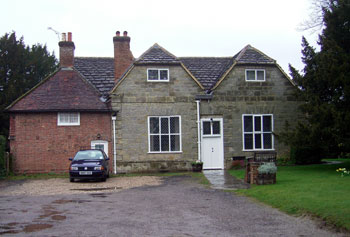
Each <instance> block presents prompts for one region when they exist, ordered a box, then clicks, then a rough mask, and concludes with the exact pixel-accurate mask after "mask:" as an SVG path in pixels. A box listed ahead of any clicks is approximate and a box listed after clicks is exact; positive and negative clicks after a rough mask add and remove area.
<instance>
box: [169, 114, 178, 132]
mask: <svg viewBox="0 0 350 237" xmlns="http://www.w3.org/2000/svg"><path fill="white" fill-rule="evenodd" d="M179 125H180V123H179V118H178V117H171V118H170V133H179V132H180V126H179Z"/></svg>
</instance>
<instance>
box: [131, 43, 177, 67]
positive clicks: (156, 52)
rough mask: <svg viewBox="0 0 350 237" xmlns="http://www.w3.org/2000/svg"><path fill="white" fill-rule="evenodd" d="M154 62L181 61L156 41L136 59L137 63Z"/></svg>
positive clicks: (172, 62)
mask: <svg viewBox="0 0 350 237" xmlns="http://www.w3.org/2000/svg"><path fill="white" fill-rule="evenodd" d="M152 63H156V64H158V63H159V64H174V63H175V64H177V63H180V60H179V59H178V58H177V57H176V56H174V55H173V54H171V53H169V52H168V51H167V50H165V49H164V48H162V47H161V46H160V45H158V44H157V43H156V44H154V45H153V46H152V47H151V48H149V49H148V50H147V51H146V52H144V53H143V54H142V55H141V56H140V57H139V58H138V59H136V61H135V64H152Z"/></svg>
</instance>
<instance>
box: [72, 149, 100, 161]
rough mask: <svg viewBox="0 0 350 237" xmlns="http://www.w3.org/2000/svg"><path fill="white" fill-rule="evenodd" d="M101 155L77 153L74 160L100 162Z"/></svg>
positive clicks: (91, 152)
mask: <svg viewBox="0 0 350 237" xmlns="http://www.w3.org/2000/svg"><path fill="white" fill-rule="evenodd" d="M102 159H103V154H102V152H101V151H97V150H96V151H94V150H89V151H79V152H78V153H77V154H76V155H75V157H74V160H102Z"/></svg>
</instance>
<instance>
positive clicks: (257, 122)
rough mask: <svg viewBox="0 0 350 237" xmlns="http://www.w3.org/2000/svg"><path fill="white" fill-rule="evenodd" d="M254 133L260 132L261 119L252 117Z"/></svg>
mask: <svg viewBox="0 0 350 237" xmlns="http://www.w3.org/2000/svg"><path fill="white" fill-rule="evenodd" d="M254 131H261V117H260V116H257V117H254Z"/></svg>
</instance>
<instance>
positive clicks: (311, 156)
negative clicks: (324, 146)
mask: <svg viewBox="0 0 350 237" xmlns="http://www.w3.org/2000/svg"><path fill="white" fill-rule="evenodd" d="M321 152H322V151H321V150H320V149H318V148H313V147H309V146H294V147H291V149H290V158H291V160H294V161H295V163H296V164H297V165H307V164H317V163H320V162H321Z"/></svg>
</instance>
